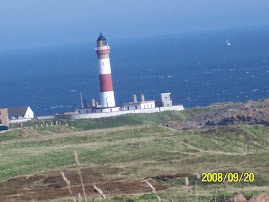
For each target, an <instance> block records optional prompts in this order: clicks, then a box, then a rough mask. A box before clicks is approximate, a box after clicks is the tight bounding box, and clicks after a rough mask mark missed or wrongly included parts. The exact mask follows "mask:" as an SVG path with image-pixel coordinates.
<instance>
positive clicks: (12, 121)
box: [9, 118, 32, 123]
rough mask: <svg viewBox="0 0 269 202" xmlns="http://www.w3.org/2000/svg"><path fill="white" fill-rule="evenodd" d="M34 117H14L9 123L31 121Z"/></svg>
mask: <svg viewBox="0 0 269 202" xmlns="http://www.w3.org/2000/svg"><path fill="white" fill-rule="evenodd" d="M30 120H32V119H24V118H23V119H12V120H9V123H22V122H26V121H30Z"/></svg>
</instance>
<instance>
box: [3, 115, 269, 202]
mask: <svg viewBox="0 0 269 202" xmlns="http://www.w3.org/2000/svg"><path fill="white" fill-rule="evenodd" d="M191 113H193V112H191V111H185V112H182V113H179V112H169V113H167V112H166V113H156V114H151V115H142V114H139V115H128V116H121V117H114V118H109V119H100V120H90V121H89V120H80V121H78V120H76V121H68V126H66V125H56V126H48V127H43V128H41V127H39V128H38V129H36V128H35V127H34V129H33V130H31V129H30V128H26V129H15V128H14V129H12V130H11V131H8V132H6V133H1V134H0V157H1V158H0V182H1V183H0V195H1V196H0V200H7V199H8V198H7V197H13V196H15V195H18V193H16V191H15V190H13V191H10V190H8V189H7V185H8V183H11V182H14V183H15V182H16V180H17V181H19V180H21V179H22V177H23V179H24V181H25V184H24V185H22V187H23V189H22V190H21V192H20V193H21V194H22V195H23V193H24V194H25V195H27V193H28V192H27V191H28V190H30V191H31V192H34V191H36V192H37V193H39V191H42V190H43V189H46V188H45V185H44V180H43V181H42V179H41V178H40V179H39V180H37V181H33V182H34V183H32V184H31V185H28V184H27V183H26V181H27V179H28V178H29V176H35V175H42V176H43V177H44V179H47V178H49V177H52V176H56V175H59V173H60V171H61V170H65V171H66V172H68V171H70V172H71V171H74V170H75V163H74V161H73V156H72V151H73V150H76V151H77V153H78V155H79V161H80V164H81V169H82V173H83V175H84V179H85V181H86V182H87V181H88V182H87V184H88V185H89V187H90V186H91V183H97V184H98V183H99V186H100V187H102V186H103V187H106V186H108V184H109V183H110V184H113V181H115V182H118V183H119V184H120V183H123V182H125V183H126V185H122V187H121V188H119V190H121V189H122V190H121V191H115V190H116V188H115V189H112V188H109V189H110V191H109V192H106V193H107V196H108V198H109V199H108V200H107V201H119V200H122V201H123V200H125V201H128V200H129V201H130V200H134V201H150V200H152V201H156V200H157V197H156V194H154V193H151V191H150V189H149V190H147V191H143V189H142V188H141V189H139V188H137V189H135V188H134V189H133V192H132V190H131V191H126V190H125V188H124V186H125V187H128V186H129V184H128V183H129V182H130V184H132V183H133V184H135V183H138V182H141V181H142V180H143V179H145V178H151V179H153V180H154V181H155V183H156V184H158V185H160V186H163V188H162V189H160V190H159V191H157V194H158V196H159V197H160V198H161V199H162V200H163V201H171V200H174V201H199V200H200V201H209V200H210V199H212V195H216V194H218V195H220V194H225V195H226V196H232V195H233V194H234V193H235V192H237V193H243V194H244V195H251V194H257V193H261V192H262V191H265V192H266V193H269V186H268V185H269V169H268V168H269V158H268V156H269V147H268V144H269V128H268V127H265V126H262V125H254V126H250V125H238V126H226V127H213V128H207V129H202V130H185V131H177V130H173V129H171V128H167V127H163V126H161V125H159V123H166V122H169V121H176V120H188V119H190V117H191ZM36 124H38V122H34V123H26V124H25V125H28V126H30V125H36ZM83 169H85V171H84V172H83ZM87 169H89V170H90V171H89V170H87ZM208 172H210V173H214V172H217V173H219V172H221V173H224V174H225V173H226V172H237V173H239V174H241V173H243V172H247V173H254V175H255V180H254V182H243V183H242V182H240V183H239V182H232V183H229V182H227V183H213V182H211V183H203V182H201V179H200V180H196V179H195V177H194V174H195V173H199V174H200V175H201V174H202V173H208ZM70 176H71V175H70ZM96 176H99V178H98V179H99V181H98V180H97V178H96ZM185 177H188V179H189V183H190V185H189V186H184V179H185ZM71 178H72V177H71ZM10 179H13V180H11V181H10ZM57 179H58V180H56V182H53V183H60V182H59V181H61V182H62V179H61V178H57ZM7 180H9V181H7ZM73 180H74V182H75V181H76V178H74V179H73ZM71 184H72V179H71ZM46 186H47V184H46ZM73 186H78V185H76V184H73ZM111 186H112V185H111ZM139 186H140V185H139ZM141 186H143V187H144V188H145V187H146V185H141ZM112 187H113V186H112ZM114 187H117V185H114ZM164 187H165V188H164ZM32 189H33V190H34V191H33V190H32ZM107 189H108V188H107ZM145 189H146V188H145ZM1 190H2V193H1ZM60 190H66V186H64V185H62V186H61V187H58V188H57V189H50V190H49V191H51V192H53V191H54V192H55V191H56V192H57V191H60ZM74 190H75V187H74ZM113 190H114V191H113ZM123 190H125V191H123ZM86 192H87V194H88V196H89V199H92V198H93V197H94V198H96V199H100V196H99V195H98V194H97V193H94V192H93V191H91V190H90V188H89V189H87V190H86ZM42 193H43V192H42ZM48 193H49V192H48ZM28 195H29V194H28ZM52 196H53V194H51V197H52ZM1 197H2V198H1ZM20 197H21V196H20ZM44 197H45V196H44ZM13 199H14V198H13ZM46 199H50V200H51V199H55V200H56V201H62V200H71V198H70V197H69V195H68V194H67V195H65V196H63V195H59V196H58V199H57V198H36V200H46Z"/></svg>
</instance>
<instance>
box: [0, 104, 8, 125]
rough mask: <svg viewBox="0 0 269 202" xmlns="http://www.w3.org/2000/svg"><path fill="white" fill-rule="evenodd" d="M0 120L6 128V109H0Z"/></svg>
mask: <svg viewBox="0 0 269 202" xmlns="http://www.w3.org/2000/svg"><path fill="white" fill-rule="evenodd" d="M0 119H1V120H2V124H3V125H4V126H8V125H9V121H8V109H7V108H4V109H0Z"/></svg>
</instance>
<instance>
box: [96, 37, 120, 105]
mask: <svg viewBox="0 0 269 202" xmlns="http://www.w3.org/2000/svg"><path fill="white" fill-rule="evenodd" d="M109 53H110V47H109V46H108V44H107V42H106V38H105V37H104V36H103V35H102V33H100V36H99V37H98V39H97V48H96V54H97V57H98V63H99V64H98V65H99V81H100V97H101V106H102V107H115V98H114V91H113V84H112V76H111V67H110V59H109Z"/></svg>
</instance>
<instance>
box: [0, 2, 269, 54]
mask: <svg viewBox="0 0 269 202" xmlns="http://www.w3.org/2000/svg"><path fill="white" fill-rule="evenodd" d="M268 10H269V1H268V0H165V1H164V0H135V1H127V0H114V1H106V0H103V1H96V0H76V1H74V0H0V51H7V50H13V49H23V48H32V47H43V46H54V45H64V44H76V43H85V42H90V41H95V40H96V38H97V36H98V35H99V32H102V33H103V34H104V35H105V36H107V37H111V38H113V39H132V38H134V37H144V36H145V37H152V36H158V35H169V34H177V33H178V34H180V33H184V32H199V31H206V30H221V29H234V28H240V27H258V26H268V25H269V21H268V19H269V13H268Z"/></svg>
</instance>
